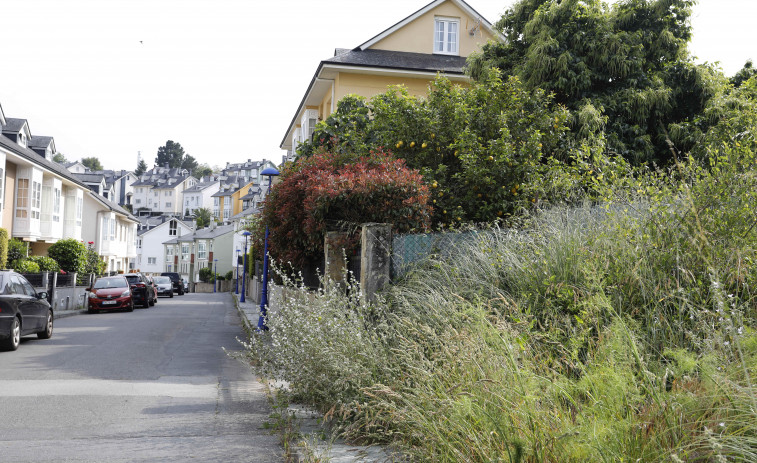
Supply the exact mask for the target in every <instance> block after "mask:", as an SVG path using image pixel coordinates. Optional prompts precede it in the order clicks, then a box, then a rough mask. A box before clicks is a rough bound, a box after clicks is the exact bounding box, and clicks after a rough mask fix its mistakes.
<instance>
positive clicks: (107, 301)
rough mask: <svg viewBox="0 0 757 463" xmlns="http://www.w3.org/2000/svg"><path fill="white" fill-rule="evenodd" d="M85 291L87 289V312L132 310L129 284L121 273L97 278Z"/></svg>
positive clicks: (132, 304) (132, 301)
mask: <svg viewBox="0 0 757 463" xmlns="http://www.w3.org/2000/svg"><path fill="white" fill-rule="evenodd" d="M87 291H89V298H88V300H89V308H88V312H89V313H96V312H98V311H101V310H126V311H128V312H132V311H134V298H133V297H132V293H131V286H130V285H129V281H128V280H127V279H126V278H125V277H124V276H123V275H116V276H112V277H102V278H98V279H97V280H96V281H95V284H93V285H92V287H91V288H88V289H87Z"/></svg>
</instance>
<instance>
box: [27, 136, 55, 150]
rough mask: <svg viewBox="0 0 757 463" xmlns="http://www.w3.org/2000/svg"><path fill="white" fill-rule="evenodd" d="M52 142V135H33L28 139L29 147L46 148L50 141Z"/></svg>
mask: <svg viewBox="0 0 757 463" xmlns="http://www.w3.org/2000/svg"><path fill="white" fill-rule="evenodd" d="M52 142H53V137H45V136H43V135H33V136H32V138H31V140H29V148H43V149H44V148H47V147H48V146H50V143H52Z"/></svg>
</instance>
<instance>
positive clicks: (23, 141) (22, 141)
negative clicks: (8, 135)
mask: <svg viewBox="0 0 757 463" xmlns="http://www.w3.org/2000/svg"><path fill="white" fill-rule="evenodd" d="M18 144H19V145H21V146H23V147H24V148H26V135H25V134H24V133H23V132H21V133H20V134H18Z"/></svg>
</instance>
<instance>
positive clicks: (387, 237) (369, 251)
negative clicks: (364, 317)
mask: <svg viewBox="0 0 757 463" xmlns="http://www.w3.org/2000/svg"><path fill="white" fill-rule="evenodd" d="M360 243H361V250H360V287H361V288H362V290H363V294H365V297H366V298H368V300H369V301H370V300H373V299H374V297H375V294H376V292H377V291H379V290H380V289H381V288H383V287H384V285H385V284H387V283H389V282H390V280H391V270H392V226H391V224H386V223H368V224H364V225H363V231H362V233H361V237H360Z"/></svg>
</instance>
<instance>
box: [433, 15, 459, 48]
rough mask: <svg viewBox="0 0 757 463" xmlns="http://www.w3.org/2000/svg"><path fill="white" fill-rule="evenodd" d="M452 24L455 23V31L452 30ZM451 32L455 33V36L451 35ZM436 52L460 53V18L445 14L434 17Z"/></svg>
mask: <svg viewBox="0 0 757 463" xmlns="http://www.w3.org/2000/svg"><path fill="white" fill-rule="evenodd" d="M452 25H454V29H455V30H454V31H452V30H451V29H452ZM440 34H441V36H440ZM451 34H454V38H453V37H450V35H451ZM434 53H435V54H439V55H456V56H458V55H460V18H448V17H444V16H437V17H436V18H434Z"/></svg>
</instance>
